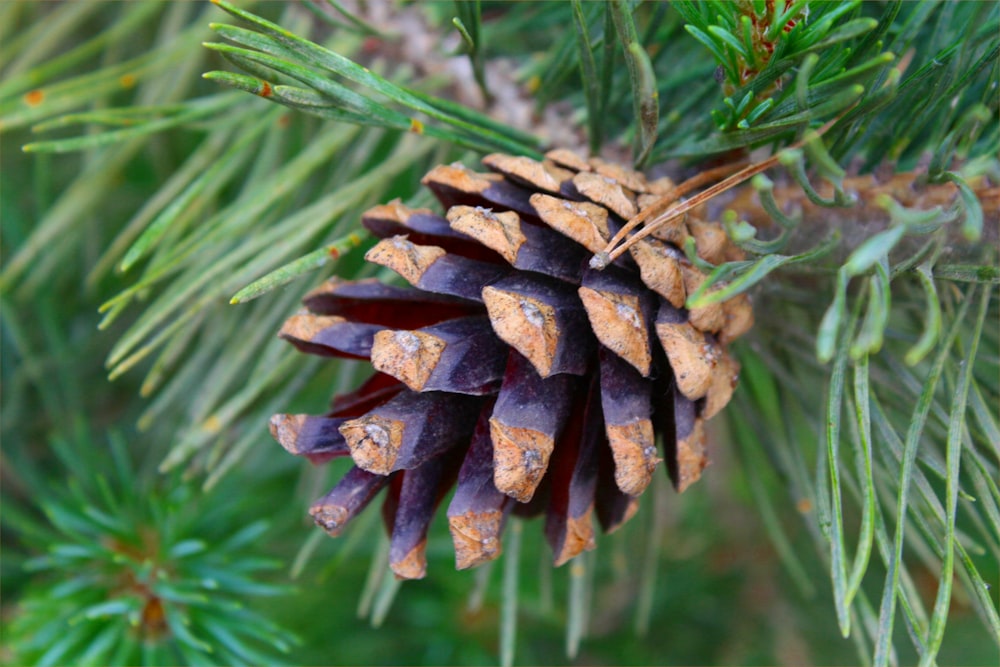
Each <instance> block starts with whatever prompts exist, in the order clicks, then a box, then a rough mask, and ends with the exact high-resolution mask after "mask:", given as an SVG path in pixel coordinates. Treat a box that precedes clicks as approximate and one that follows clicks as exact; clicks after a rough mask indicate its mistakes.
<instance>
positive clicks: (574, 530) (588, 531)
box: [553, 503, 597, 567]
mask: <svg viewBox="0 0 1000 667" xmlns="http://www.w3.org/2000/svg"><path fill="white" fill-rule="evenodd" d="M593 511H594V505H593V503H591V505H590V507H588V508H587V510H586V511H585V512H584V513H583V514H581V515H580V516H576V517H569V518H567V519H566V534H565V537H564V539H563V543H562V548H561V549H560V550H559V553H557V554H553V560H554V563H555V566H556V567H559V566H560V565H563V564H565V563H566V562H568V561H569V560H571V559H573V558H576V557H577V556H579V555H580V554H581V553H583V552H584V551H590V550H592V549H594V547H596V546H597V544H596V542H595V541H594V524H593V522H592V521H591V515H592V514H593Z"/></svg>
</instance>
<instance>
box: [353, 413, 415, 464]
mask: <svg viewBox="0 0 1000 667" xmlns="http://www.w3.org/2000/svg"><path fill="white" fill-rule="evenodd" d="M404 426H405V425H404V423H403V422H401V421H399V420H395V419H388V418H386V417H381V416H379V415H377V414H372V413H369V414H367V415H364V416H363V417H358V418H357V419H352V420H350V421H347V422H344V423H343V424H341V425H340V433H341V435H343V436H344V440H346V441H347V446H348V447H349V448H350V450H351V458H352V459H354V463H355V465H357V466H358V467H359V468H361V469H362V470H366V471H368V472H370V473H374V474H376V475H388V474H389V473H390V472H392V470H393V466H394V465H395V464H396V459H397V458H398V456H399V448H400V445H401V444H402V442H403V429H404Z"/></svg>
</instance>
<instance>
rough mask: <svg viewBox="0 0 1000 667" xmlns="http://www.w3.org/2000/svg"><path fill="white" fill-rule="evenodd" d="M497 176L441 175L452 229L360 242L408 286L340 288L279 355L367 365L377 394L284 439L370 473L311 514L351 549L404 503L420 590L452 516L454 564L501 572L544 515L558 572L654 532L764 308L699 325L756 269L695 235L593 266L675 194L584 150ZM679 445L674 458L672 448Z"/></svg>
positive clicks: (394, 550) (363, 395)
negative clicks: (708, 290) (717, 293)
mask: <svg viewBox="0 0 1000 667" xmlns="http://www.w3.org/2000/svg"><path fill="white" fill-rule="evenodd" d="M483 162H484V164H486V166H487V167H489V168H490V169H491V170H492V171H493V172H494V173H486V174H481V173H474V172H472V171H470V170H468V169H467V168H466V167H464V166H461V165H457V164H456V165H450V166H439V167H437V168H435V169H433V170H432V171H431V172H430V173H429V174H427V175H426V176H425V177H424V179H423V183H424V184H425V185H426V186H428V187H429V188H430V189H431V190H432V191H433V192H434V194H435V195H436V196H437V198H438V199H439V200H440V202H441V203H442V204H443V206H444V207H445V208H446V209H447V212H446V214H445V217H441V216H440V215H437V214H435V213H433V212H431V211H430V210H425V209H420V210H412V209H409V208H407V207H406V206H404V205H402V204H401V203H399V202H398V201H397V202H393V203H390V204H387V205H384V206H378V207H375V208H374V209H372V210H370V211H368V212H367V213H366V214H365V215H364V217H363V224H364V225H365V227H366V228H368V229H369V230H370V231H371V232H372V233H373V234H374V235H375V236H377V237H378V238H380V239H382V240H381V241H380V242H379V243H378V244H377V245H375V246H374V247H373V248H372V249H371V250H370V251H369V252H368V254H367V255H366V259H367V260H368V261H370V262H373V263H375V264H379V265H382V266H385V267H388V268H390V269H392V270H393V271H395V272H396V273H398V274H399V275H400V276H402V277H403V278H404V279H405V280H406V281H407V282H408V283H409V284H410V285H411V286H410V287H399V286H391V285H386V284H383V283H381V282H378V281H376V280H358V281H344V280H339V279H336V278H334V279H332V280H330V281H329V282H327V283H326V284H325V285H323V286H322V287H320V288H319V289H317V290H315V291H313V292H312V293H310V294H309V295H307V296H306V298H305V300H304V302H305V306H306V310H305V311H304V312H302V313H300V314H297V315H295V316H293V317H292V318H291V319H289V320H288V321H287V322H286V324H285V326H284V327H283V328H282V330H281V333H280V335H281V337H282V338H284V339H286V340H288V341H290V342H291V343H292V344H293V345H295V346H296V347H297V348H298V349H300V350H302V351H304V352H310V353H314V354H320V355H325V356H333V357H343V358H352V359H370V360H371V364H372V366H373V367H374V369H375V370H376V373H375V374H374V375H373V376H372V377H371V378H370V379H369V380H368V381H367V382H365V383H364V384H363V385H362V386H361V387H360V388H358V389H357V390H356V391H353V392H351V393H348V394H344V395H340V396H336V397H335V398H334V399H333V404H332V409H331V410H330V412H329V413H327V414H326V415H324V416H312V415H288V414H280V415H275V416H274V417H273V418H272V420H271V432H272V434H273V435H274V437H275V438H276V439H277V440H278V441H279V442H280V443H281V444H282V445H283V446H284V447H285V448H286V449H287V450H288V451H290V452H291V453H293V454H297V455H300V456H304V457H306V458H308V459H309V460H310V461H312V462H313V463H317V464H318V463H323V462H326V461H328V460H330V459H332V458H334V457H339V456H351V457H352V459H353V461H354V467H353V468H352V469H351V470H350V471H349V472H348V473H347V474H346V475H345V476H344V477H343V478H342V479H341V480H340V482H339V483H338V484H337V485H336V486H335V487H334V488H333V490H331V491H330V492H329V493H328V494H327V495H326V496H324V497H323V498H321V499H320V500H318V501H317V502H316V503H315V504H314V505H313V506H312V508H311V509H310V513H311V514H312V516H313V518H314V519H315V521H316V523H317V524H319V525H320V526H321V527H323V528H324V529H325V530H326V531H327V532H328V533H329V534H330V535H334V536H335V535H338V534H340V532H341V531H342V530H343V529H344V527H345V525H346V524H347V523H348V522H350V520H351V519H352V518H353V517H354V516H356V515H357V514H358V513H359V512H361V511H362V510H363V509H364V508H365V506H366V505H368V504H369V503H370V502H371V501H372V499H373V498H374V497H375V495H376V494H377V493H378V492H379V491H381V490H382V489H383V487H388V489H387V491H386V498H385V500H384V503H383V518H384V519H385V524H386V526H387V528H388V530H389V532H390V534H391V549H390V562H391V566H392V569H393V571H394V572H395V573H396V575H397V576H399V577H403V578H420V577H423V576H424V573H425V571H426V559H425V556H424V545H425V541H426V535H427V529H428V526H429V524H430V521H431V518H432V516H433V514H434V511H435V509H436V506H437V505H438V504H439V503H440V502H441V500H442V499H443V498H444V497H445V495H446V493H447V492H448V491H449V490H450V489H451V487H452V486H454V487H455V491H454V494H453V495H452V497H451V501H450V504H449V505H448V509H447V514H448V522H449V527H450V530H451V535H452V539H453V541H454V545H455V554H456V565H457V567H458V568H460V569H464V568H468V567H473V566H475V565H478V564H481V563H483V562H485V561H488V560H491V559H493V558H496V557H497V556H498V555H499V554H500V551H501V545H500V538H501V534H502V532H503V528H504V524H505V522H506V520H507V518H508V516H509V515H510V514H511V512H514V513H516V514H520V515H524V516H533V515H537V514H541V513H544V514H545V535H546V537H547V539H548V541H549V543H550V545H551V547H552V550H553V552H554V559H555V563H556V565H560V564H562V563H564V562H566V561H567V560H569V559H570V558H573V557H574V556H576V555H577V554H579V553H580V552H581V551H583V550H585V549H592V548H593V547H594V530H593V527H592V519H591V515H592V514H593V513H596V515H597V521H598V523H599V524H600V526H601V528H602V529H603V530H604V531H605V532H610V531H612V530H614V529H616V528H618V527H619V526H620V525H622V524H623V523H624V522H625V521H627V520H628V519H629V518H630V517H631V516H632V515H633V514H634V512H635V510H636V507H637V501H636V498H637V496H639V495H640V494H641V493H642V492H643V491H644V490H645V488H646V487H647V485H648V484H649V483H650V480H651V479H652V475H653V473H654V471H655V468H656V467H657V465H658V463H659V462H660V461H661V460H665V461H666V466H665V467H666V469H667V473H668V474H669V476H670V479H671V480H672V482H673V484H674V486H675V488H676V489H677V490H678V491H683V490H684V489H686V488H687V487H688V486H689V485H691V484H692V483H693V482H695V481H696V480H697V479H698V478H699V476H700V475H701V471H702V469H703V468H704V467H705V466H706V465H707V464H708V462H709V461H708V456H707V454H706V449H705V433H704V430H703V422H704V421H705V420H706V419H709V418H710V417H712V416H713V415H715V414H716V413H717V412H718V411H719V410H721V409H722V408H723V407H724V406H725V404H726V403H727V402H728V401H729V398H730V396H731V395H732V392H733V389H734V387H735V384H736V379H737V375H738V371H739V368H738V365H737V363H736V362H735V361H734V360H733V359H732V358H731V357H730V356H729V355H728V354H727V352H726V345H727V344H728V343H729V341H731V340H733V339H735V338H736V337H737V336H739V335H741V334H742V333H744V332H745V331H746V330H747V329H749V327H750V326H751V325H752V318H753V314H752V311H751V308H750V304H749V301H748V300H747V298H746V297H745V296H741V297H737V298H735V299H732V300H730V301H728V302H726V303H723V304H715V305H712V306H707V307H704V308H699V309H695V310H692V311H690V312H689V311H688V310H686V309H685V308H684V302H685V298H686V295H687V294H688V293H690V292H691V291H692V290H694V289H696V288H697V287H698V285H700V284H701V282H702V281H703V280H704V279H705V276H704V274H703V273H702V272H701V271H699V270H698V269H697V268H696V267H695V266H693V265H692V264H691V263H690V262H689V261H688V260H687V259H686V258H685V256H684V254H683V253H682V252H680V251H679V250H678V247H679V246H681V245H682V244H683V242H684V240H685V238H686V237H688V236H689V235H690V236H693V237H694V239H695V241H696V247H697V249H698V253H699V255H700V256H701V257H702V258H704V259H705V260H707V261H709V262H713V263H715V262H720V261H725V260H726V259H733V258H736V257H737V256H738V255H739V251H738V250H737V249H736V248H734V247H733V246H732V245H730V244H729V242H728V239H727V237H726V235H725V234H724V232H723V231H722V229H721V228H720V226H719V225H718V224H716V223H710V222H705V221H703V220H700V219H698V218H697V217H696V216H694V215H692V214H689V215H688V216H687V218H686V220H680V219H678V220H676V221H675V222H674V223H673V224H671V225H669V226H668V227H666V228H664V229H661V230H659V231H658V232H657V233H656V234H655V235H654V237H650V238H647V239H645V240H643V241H641V242H639V243H637V244H635V245H634V246H632V247H631V249H630V253H629V254H625V255H622V256H621V257H619V258H618V260H617V261H616V262H614V263H613V264H612V265H611V266H608V267H607V268H606V269H604V270H603V271H598V270H594V269H592V268H589V267H588V259H589V258H590V257H591V256H592V255H593V254H594V253H597V252H599V251H601V250H603V249H604V247H605V246H606V244H607V243H608V240H609V238H610V237H611V236H612V235H613V234H614V233H615V232H616V231H617V230H618V229H620V228H621V227H622V225H623V221H625V220H628V219H629V218H631V217H633V216H635V215H636V214H637V212H638V211H640V210H641V209H643V208H644V207H645V206H647V205H649V204H650V203H651V202H653V201H657V200H662V198H663V197H664V196H667V195H669V194H670V192H671V189H672V188H673V184H672V183H670V182H669V180H667V179H660V180H658V181H652V182H649V181H647V180H646V178H645V177H644V176H643V175H642V174H640V173H637V172H634V171H631V170H629V169H625V168H623V167H620V166H617V165H614V164H610V163H607V162H604V161H601V160H598V159H591V160H589V161H588V160H584V159H582V158H580V157H578V156H576V155H574V154H572V153H570V152H568V151H561V150H557V151H552V152H550V153H548V155H547V159H546V160H545V161H543V162H537V161H534V160H531V159H528V158H524V157H512V156H507V155H490V156H487V157H486V158H485V159H484V160H483ZM657 437H659V438H660V439H661V441H662V443H663V454H662V456H663V459H660V458H659V456H658V451H657V448H656V444H655V441H656V438H657Z"/></svg>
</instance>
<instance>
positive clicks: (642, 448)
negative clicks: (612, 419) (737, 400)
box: [605, 419, 663, 497]
mask: <svg viewBox="0 0 1000 667" xmlns="http://www.w3.org/2000/svg"><path fill="white" fill-rule="evenodd" d="M605 429H606V431H607V434H608V442H609V444H610V445H611V454H612V457H613V458H614V462H615V484H617V485H618V488H619V489H621V491H622V493H625V494H628V495H630V496H633V497H635V496H639V495H641V494H642V492H643V491H645V490H646V487H648V486H649V483H650V482H652V481H653V472H654V471H655V470H656V466H657V465H658V464H659V463H660V461H662V460H663V459H661V458H660V457H659V456H657V451H656V440H655V435H654V433H653V424H652V422H651V421H650V420H648V419H643V420H638V421H635V422H632V423H631V424H608V425H607V426H606V427H605Z"/></svg>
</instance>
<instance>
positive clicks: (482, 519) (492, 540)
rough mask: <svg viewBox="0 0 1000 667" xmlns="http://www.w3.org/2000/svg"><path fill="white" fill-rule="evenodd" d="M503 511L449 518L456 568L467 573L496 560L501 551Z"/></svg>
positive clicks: (470, 513)
mask: <svg viewBox="0 0 1000 667" xmlns="http://www.w3.org/2000/svg"><path fill="white" fill-rule="evenodd" d="M502 524H503V512H502V511H500V510H490V511H488V512H471V511H470V512H466V513H465V514H462V515H460V516H452V517H448V530H449V531H450V532H451V540H452V543H453V544H454V545H455V568H456V569H458V570H467V569H469V568H470V567H476V566H477V565H482V564H483V563H485V562H487V561H491V560H493V559H495V558H497V557H498V556H499V555H500V554H501V553H502V552H503V545H502V543H501V542H500V528H501V526H502Z"/></svg>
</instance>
